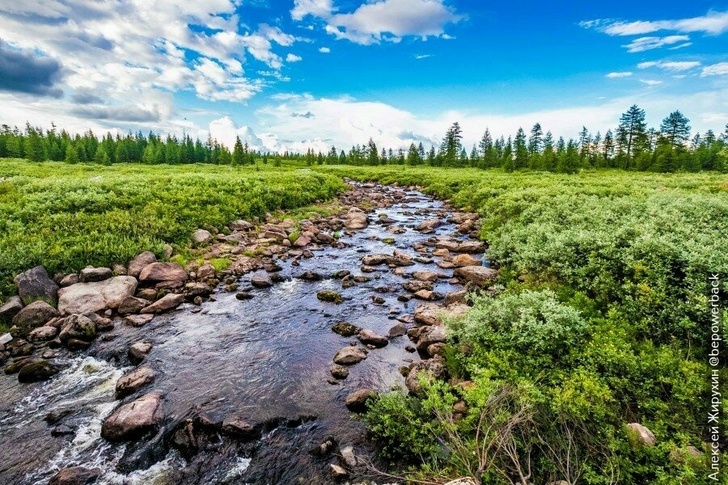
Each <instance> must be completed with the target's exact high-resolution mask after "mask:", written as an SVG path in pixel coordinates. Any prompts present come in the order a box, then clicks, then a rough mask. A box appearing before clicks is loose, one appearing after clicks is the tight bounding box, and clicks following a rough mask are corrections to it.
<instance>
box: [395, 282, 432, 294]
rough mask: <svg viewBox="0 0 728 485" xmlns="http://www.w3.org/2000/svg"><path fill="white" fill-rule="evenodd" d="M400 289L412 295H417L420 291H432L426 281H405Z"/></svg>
mask: <svg viewBox="0 0 728 485" xmlns="http://www.w3.org/2000/svg"><path fill="white" fill-rule="evenodd" d="M402 288H404V289H405V290H407V291H410V292H412V293H417V292H418V291H422V290H432V283H429V282H427V281H407V282H405V283H402Z"/></svg>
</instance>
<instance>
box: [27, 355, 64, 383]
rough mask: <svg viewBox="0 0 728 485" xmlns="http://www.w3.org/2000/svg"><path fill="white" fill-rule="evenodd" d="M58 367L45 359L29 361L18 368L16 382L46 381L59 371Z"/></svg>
mask: <svg viewBox="0 0 728 485" xmlns="http://www.w3.org/2000/svg"><path fill="white" fill-rule="evenodd" d="M60 370H61V369H60V368H59V367H57V366H55V365H53V364H51V363H50V362H48V361H47V360H39V361H36V362H30V363H28V364H26V365H24V366H22V367H21V368H20V372H18V382H21V383H24V384H27V383H30V382H39V381H47V380H48V379H50V378H51V377H53V376H54V375H56V374H58V372H60Z"/></svg>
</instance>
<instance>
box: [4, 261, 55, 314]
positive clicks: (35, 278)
mask: <svg viewBox="0 0 728 485" xmlns="http://www.w3.org/2000/svg"><path fill="white" fill-rule="evenodd" d="M15 285H16V286H17V287H18V295H20V299H21V300H23V303H25V304H26V305H28V304H30V303H32V302H34V301H38V300H40V301H44V302H46V303H48V304H49V305H52V306H56V304H57V303H58V285H57V284H56V282H55V281H53V280H52V279H51V277H50V276H48V272H47V271H46V269H45V268H44V267H43V266H36V267H35V268H33V269H29V270H28V271H26V272H25V273H20V274H19V275H18V276H16V277H15Z"/></svg>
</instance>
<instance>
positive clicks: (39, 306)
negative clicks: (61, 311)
mask: <svg viewBox="0 0 728 485" xmlns="http://www.w3.org/2000/svg"><path fill="white" fill-rule="evenodd" d="M57 316H58V310H56V309H55V308H53V307H52V306H50V305H49V304H48V303H46V302H45V301H34V302H31V303H30V304H29V305H28V306H26V307H25V308H23V309H22V310H20V311H19V312H18V313H17V315H15V317H14V318H13V325H16V326H17V327H18V328H19V329H20V333H21V335H23V336H25V335H28V334H29V333H30V332H31V330H33V329H34V328H36V327H40V326H42V325H43V324H45V323H46V322H47V321H49V320H50V319H52V318H54V317H57Z"/></svg>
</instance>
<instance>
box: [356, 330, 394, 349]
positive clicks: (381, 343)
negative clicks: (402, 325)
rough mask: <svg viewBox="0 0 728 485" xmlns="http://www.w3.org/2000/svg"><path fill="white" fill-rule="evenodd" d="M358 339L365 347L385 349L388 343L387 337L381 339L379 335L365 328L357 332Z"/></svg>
mask: <svg viewBox="0 0 728 485" xmlns="http://www.w3.org/2000/svg"><path fill="white" fill-rule="evenodd" d="M358 337H359V340H360V341H361V343H363V344H365V345H372V346H374V347H385V346H386V345H387V344H388V343H389V340H388V339H387V337H382V336H381V335H378V334H377V333H375V332H373V331H372V330H369V329H366V328H365V329H362V330H361V331H360V332H359V335H358Z"/></svg>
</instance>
